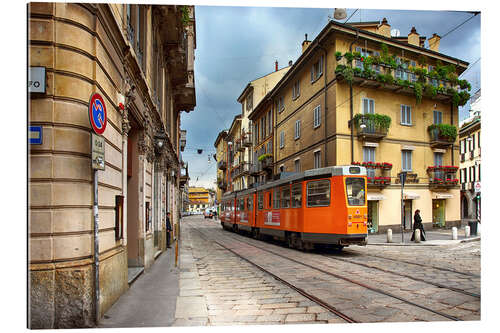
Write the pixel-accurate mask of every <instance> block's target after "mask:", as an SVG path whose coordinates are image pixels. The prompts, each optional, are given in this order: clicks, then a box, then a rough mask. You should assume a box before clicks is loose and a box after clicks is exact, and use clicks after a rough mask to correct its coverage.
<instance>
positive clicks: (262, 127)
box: [260, 117, 266, 140]
mask: <svg viewBox="0 0 500 333" xmlns="http://www.w3.org/2000/svg"><path fill="white" fill-rule="evenodd" d="M265 137H266V117H262V118H260V140H264V138H265Z"/></svg>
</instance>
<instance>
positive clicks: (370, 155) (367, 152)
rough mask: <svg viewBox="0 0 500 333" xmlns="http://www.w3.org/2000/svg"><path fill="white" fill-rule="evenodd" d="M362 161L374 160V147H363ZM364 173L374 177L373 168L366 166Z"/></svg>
mask: <svg viewBox="0 0 500 333" xmlns="http://www.w3.org/2000/svg"><path fill="white" fill-rule="evenodd" d="M363 162H375V147H363ZM366 175H367V176H368V177H372V178H373V177H375V169H373V168H367V169H366Z"/></svg>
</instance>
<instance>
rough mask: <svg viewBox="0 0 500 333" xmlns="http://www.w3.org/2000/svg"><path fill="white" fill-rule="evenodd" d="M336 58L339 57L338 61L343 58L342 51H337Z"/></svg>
mask: <svg viewBox="0 0 500 333" xmlns="http://www.w3.org/2000/svg"><path fill="white" fill-rule="evenodd" d="M335 59H337V61H339V60H340V59H342V53H341V52H340V51H337V52H335Z"/></svg>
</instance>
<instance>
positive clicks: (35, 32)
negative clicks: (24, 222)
mask: <svg viewBox="0 0 500 333" xmlns="http://www.w3.org/2000/svg"><path fill="white" fill-rule="evenodd" d="M28 24H29V25H28V62H29V66H30V69H29V70H30V73H31V71H32V69H33V68H34V67H36V68H38V69H42V70H43V71H44V72H45V81H46V85H45V89H44V90H43V91H41V92H36V93H31V94H30V95H29V102H28V108H29V110H28V112H29V113H28V114H29V125H30V126H31V127H34V128H38V129H39V131H40V132H39V133H40V139H41V140H40V141H41V142H39V143H33V144H31V145H30V147H29V154H30V155H29V175H28V184H29V201H28V204H29V219H28V227H29V229H28V230H29V251H28V261H29V277H28V280H29V290H28V291H29V296H28V301H29V304H28V312H29V320H28V323H29V326H30V327H31V328H76V327H92V326H94V325H95V324H96V322H98V320H99V318H100V317H101V316H102V315H103V313H104V312H105V311H106V310H107V309H109V308H110V307H111V305H112V304H113V303H114V302H115V301H116V300H117V299H118V298H119V297H120V295H122V294H123V293H124V292H125V291H126V290H127V289H128V282H129V281H130V278H131V274H132V275H134V274H138V273H140V272H142V271H145V270H146V271H147V270H148V269H149V267H151V265H153V263H154V261H155V254H157V253H158V252H161V251H165V250H166V246H165V225H164V220H165V214H166V212H167V211H169V212H172V217H171V219H172V222H173V224H174V225H175V224H177V223H178V221H179V219H178V217H179V214H177V212H178V210H179V195H180V193H179V168H180V152H179V125H180V113H181V112H182V111H187V112H189V111H191V110H193V108H194V106H195V104H196V102H195V91H194V66H193V65H194V63H193V61H194V49H195V47H196V42H195V30H194V7H188V6H151V5H130V4H85V3H81V4H80V3H79V4H73V3H30V4H29V7H28ZM93 93H99V94H100V95H101V96H102V97H103V99H104V103H105V105H106V110H107V127H106V129H105V131H104V133H103V135H102V136H103V137H104V140H105V161H104V162H105V163H104V164H105V169H104V170H102V171H98V172H97V176H98V189H97V191H98V210H99V213H98V222H99V230H98V238H95V239H94V219H93V199H94V189H93V180H94V177H93V170H92V169H91V151H90V150H91V147H90V137H91V131H92V130H91V127H90V124H89V116H88V107H89V100H90V96H91V95H92V94H93ZM97 240H98V245H99V251H98V253H95V252H94V248H95V247H94V244H95V241H97ZM97 258H98V259H99V261H97ZM97 262H98V263H99V265H96V263H97ZM96 267H97V268H98V270H96ZM96 273H99V275H98V277H97V274H96ZM97 281H98V282H99V283H98V284H97V283H96V282H97ZM97 285H98V288H99V289H96V287H97ZM96 291H98V292H96Z"/></svg>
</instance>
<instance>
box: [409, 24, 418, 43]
mask: <svg viewBox="0 0 500 333" xmlns="http://www.w3.org/2000/svg"><path fill="white" fill-rule="evenodd" d="M408 44H411V45H415V46H420V35H419V34H418V33H417V29H415V27H412V28H411V32H410V33H409V34H408Z"/></svg>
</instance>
